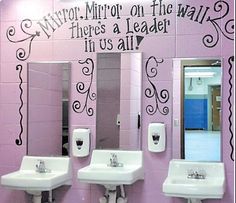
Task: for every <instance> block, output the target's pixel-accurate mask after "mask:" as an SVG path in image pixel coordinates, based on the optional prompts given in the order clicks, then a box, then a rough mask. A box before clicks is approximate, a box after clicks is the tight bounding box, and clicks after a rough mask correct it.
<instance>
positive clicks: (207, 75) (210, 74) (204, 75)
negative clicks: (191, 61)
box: [185, 72, 215, 78]
mask: <svg viewBox="0 0 236 203" xmlns="http://www.w3.org/2000/svg"><path fill="white" fill-rule="evenodd" d="M214 75H215V73H214V72H188V73H185V77H186V78H200V77H201V78H211V77H214Z"/></svg>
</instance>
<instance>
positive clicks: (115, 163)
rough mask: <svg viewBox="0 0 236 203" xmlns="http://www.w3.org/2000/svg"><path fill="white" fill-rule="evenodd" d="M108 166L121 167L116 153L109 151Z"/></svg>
mask: <svg viewBox="0 0 236 203" xmlns="http://www.w3.org/2000/svg"><path fill="white" fill-rule="evenodd" d="M108 166H111V167H122V166H123V164H122V163H119V162H118V158H117V155H116V154H115V153H111V158H110V164H108Z"/></svg>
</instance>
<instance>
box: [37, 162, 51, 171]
mask: <svg viewBox="0 0 236 203" xmlns="http://www.w3.org/2000/svg"><path fill="white" fill-rule="evenodd" d="M38 161H39V164H36V172H38V173H49V172H51V170H50V169H48V168H46V166H45V162H44V160H41V159H40V160H38Z"/></svg>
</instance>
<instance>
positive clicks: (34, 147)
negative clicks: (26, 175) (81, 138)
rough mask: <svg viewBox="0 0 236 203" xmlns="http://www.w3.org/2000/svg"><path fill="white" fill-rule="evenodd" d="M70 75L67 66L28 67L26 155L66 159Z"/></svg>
mask: <svg viewBox="0 0 236 203" xmlns="http://www.w3.org/2000/svg"><path fill="white" fill-rule="evenodd" d="M70 71H71V64H70V63H69V62H30V63H28V69H27V74H28V75H27V76H28V99H27V114H28V115H27V116H28V118H27V154H28V155H34V156H62V155H63V156H67V155H68V152H69V144H68V143H69V140H68V138H69V120H68V119H69V116H68V114H69V110H68V103H69V96H70Z"/></svg>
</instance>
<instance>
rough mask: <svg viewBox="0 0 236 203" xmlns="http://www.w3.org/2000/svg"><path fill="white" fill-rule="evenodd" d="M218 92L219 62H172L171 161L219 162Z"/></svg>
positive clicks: (219, 108) (220, 70) (216, 60)
mask: <svg viewBox="0 0 236 203" xmlns="http://www.w3.org/2000/svg"><path fill="white" fill-rule="evenodd" d="M221 89H222V68H221V60H220V59H174V61H173V93H174V95H173V128H172V129H173V145H174V146H173V151H174V152H173V157H174V158H179V157H180V156H181V158H183V159H187V160H192V161H220V160H221V114H222V112H221ZM179 109H180V110H179ZM179 152H180V153H181V154H179Z"/></svg>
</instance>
